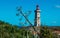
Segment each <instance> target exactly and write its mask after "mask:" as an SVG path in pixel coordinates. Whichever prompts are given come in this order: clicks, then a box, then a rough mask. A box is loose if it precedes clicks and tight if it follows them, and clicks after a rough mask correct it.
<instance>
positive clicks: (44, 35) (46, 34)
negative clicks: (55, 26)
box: [40, 26, 53, 38]
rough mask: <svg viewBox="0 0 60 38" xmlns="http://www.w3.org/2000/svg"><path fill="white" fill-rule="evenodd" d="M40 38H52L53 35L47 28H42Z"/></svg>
mask: <svg viewBox="0 0 60 38" xmlns="http://www.w3.org/2000/svg"><path fill="white" fill-rule="evenodd" d="M40 32H41V33H40V34H41V35H40V36H41V38H53V34H52V32H51V30H50V29H48V27H47V26H43V27H41V28H40Z"/></svg>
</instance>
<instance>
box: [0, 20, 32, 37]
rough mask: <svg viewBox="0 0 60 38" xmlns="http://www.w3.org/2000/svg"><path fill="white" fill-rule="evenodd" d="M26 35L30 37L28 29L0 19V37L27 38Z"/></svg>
mask: <svg viewBox="0 0 60 38" xmlns="http://www.w3.org/2000/svg"><path fill="white" fill-rule="evenodd" d="M27 36H29V38H32V34H31V33H30V31H29V30H26V29H25V28H22V29H20V28H19V27H17V26H13V25H11V24H9V23H5V22H2V21H0V38H27Z"/></svg>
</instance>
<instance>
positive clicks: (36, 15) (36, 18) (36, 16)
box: [34, 5, 41, 26]
mask: <svg viewBox="0 0 60 38" xmlns="http://www.w3.org/2000/svg"><path fill="white" fill-rule="evenodd" d="M34 12H35V19H34V21H35V22H34V25H35V26H40V25H41V23H40V9H39V5H36V10H35V11H34Z"/></svg>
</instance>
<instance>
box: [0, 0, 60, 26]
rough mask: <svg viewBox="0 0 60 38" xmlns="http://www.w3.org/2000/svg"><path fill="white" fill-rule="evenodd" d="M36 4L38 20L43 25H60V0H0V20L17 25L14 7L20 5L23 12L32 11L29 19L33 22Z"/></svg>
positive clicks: (17, 18) (17, 19)
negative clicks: (38, 9)
mask: <svg viewBox="0 0 60 38" xmlns="http://www.w3.org/2000/svg"><path fill="white" fill-rule="evenodd" d="M37 4H38V5H39V6H40V10H41V12H40V13H41V19H40V20H41V23H42V24H43V25H44V24H46V25H49V26H53V25H55V26H56V25H58V26H59V25H60V0H0V20H3V21H5V22H9V23H10V24H13V25H15V24H16V25H19V17H17V16H16V13H17V10H16V7H18V6H22V9H23V12H27V11H28V10H31V11H32V13H31V15H30V16H29V20H30V22H31V23H33V22H34V10H35V8H36V5H37ZM23 22H24V21H23Z"/></svg>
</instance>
